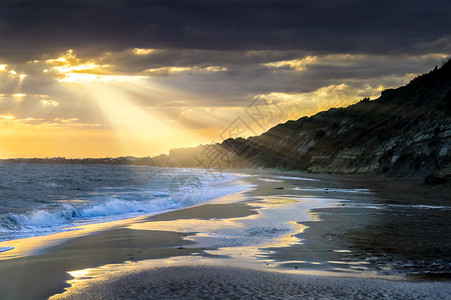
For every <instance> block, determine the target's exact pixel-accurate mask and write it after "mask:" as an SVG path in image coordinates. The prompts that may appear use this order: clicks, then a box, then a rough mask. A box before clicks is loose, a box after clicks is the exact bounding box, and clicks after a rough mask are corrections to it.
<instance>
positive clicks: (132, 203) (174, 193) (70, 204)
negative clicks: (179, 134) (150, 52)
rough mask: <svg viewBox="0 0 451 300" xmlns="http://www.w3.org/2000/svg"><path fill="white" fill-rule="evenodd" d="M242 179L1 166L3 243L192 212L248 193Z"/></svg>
mask: <svg viewBox="0 0 451 300" xmlns="http://www.w3.org/2000/svg"><path fill="white" fill-rule="evenodd" d="M239 178H240V175H239V174H229V173H222V172H217V171H210V170H203V169H181V168H156V167H148V166H120V165H82V164H37V163H36V164H35V163H0V241H7V240H13V239H22V238H27V237H32V236H40V235H48V234H52V233H56V232H61V231H65V230H71V227H74V226H79V225H84V224H92V223H103V222H110V221H116V220H121V219H127V218H133V217H138V216H144V215H153V214H157V213H161V212H165V211H171V210H177V209H181V208H185V207H190V206H194V205H197V204H199V203H202V202H206V201H209V200H211V199H214V198H217V197H221V196H224V195H228V194H232V193H236V192H239V191H242V190H244V189H246V188H247V186H246V185H244V184H243V183H242V182H241V181H240V180H239ZM6 250H8V249H6V248H5V249H0V251H6Z"/></svg>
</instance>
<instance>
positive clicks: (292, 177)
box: [274, 176, 319, 181]
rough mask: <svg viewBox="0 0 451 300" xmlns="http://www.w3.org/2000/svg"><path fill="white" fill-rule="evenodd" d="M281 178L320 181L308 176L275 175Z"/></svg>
mask: <svg viewBox="0 0 451 300" xmlns="http://www.w3.org/2000/svg"><path fill="white" fill-rule="evenodd" d="M274 178H279V179H291V180H305V181H319V179H314V178H306V177H294V176H274Z"/></svg>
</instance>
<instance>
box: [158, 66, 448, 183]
mask: <svg viewBox="0 0 451 300" xmlns="http://www.w3.org/2000/svg"><path fill="white" fill-rule="evenodd" d="M153 163H154V164H156V165H160V166H181V167H225V168H226V167H233V168H235V167H266V168H279V169H297V170H305V171H309V172H315V173H345V174H349V173H377V174H386V175H388V176H424V177H427V181H428V182H431V183H443V184H445V183H446V182H449V181H450V179H451V178H450V177H451V61H448V62H447V63H445V64H444V65H443V66H442V67H441V68H435V69H434V70H433V71H431V72H429V73H427V74H423V75H421V76H418V77H416V78H415V79H413V80H412V81H411V82H410V83H409V84H407V85H406V86H403V87H400V88H397V89H389V90H385V91H383V92H382V93H381V96H380V97H379V98H378V99H375V100H372V101H371V100H369V99H364V100H362V101H361V102H359V103H357V104H354V105H351V106H348V107H346V108H334V109H330V110H328V111H324V112H320V113H318V114H316V115H314V116H311V117H303V118H300V119H298V120H296V121H288V122H286V123H283V124H279V125H277V126H275V127H273V128H271V129H270V130H268V131H267V132H266V133H264V134H262V135H260V136H255V137H250V138H247V139H242V138H236V139H227V140H225V141H223V142H222V143H221V144H216V145H203V146H199V147H195V148H184V149H174V150H171V152H170V154H169V155H168V156H166V155H161V156H158V157H154V158H153Z"/></svg>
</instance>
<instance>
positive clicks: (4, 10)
mask: <svg viewBox="0 0 451 300" xmlns="http://www.w3.org/2000/svg"><path fill="white" fill-rule="evenodd" d="M450 15H451V3H450V1H440V0H435V1H423V0H411V1H388V0H386V1H355V0H354V1H351V0H349V1H344V0H338V1H329V2H327V3H325V2H324V1H302V0H298V1H280V0H273V1H268V0H263V1H214V0H213V1H211V0H210V1H200V0H197V1H196V0H194V1H193V0H189V1H181V0H160V1H157V0H154V1H137V0H128V1H125V0H116V1H106V0H101V1H86V0H84V1H83V0H77V1H74V0H69V1H57V0H53V1H51V0H47V1H40V0H28V1H24V0H23V1H20V0H19V1H18V0H9V1H8V0H6V1H2V2H1V3H0V41H1V43H0V55H1V57H0V58H2V59H8V61H10V62H13V61H14V59H20V60H23V59H24V58H28V59H32V58H34V57H36V54H39V53H56V52H61V51H64V50H66V49H68V48H74V49H79V51H86V52H89V53H90V55H93V53H96V52H98V53H100V52H102V51H105V50H108V51H119V50H122V49H127V48H131V47H140V48H165V49H167V48H169V49H206V50H290V49H296V50H304V51H315V52H324V53H333V52H335V53H336V52H342V53H343V52H345V53H357V52H359V53H382V52H383V53H387V52H392V53H428V52H434V51H441V52H443V51H444V50H447V51H449V50H450V46H451V45H450V40H449V39H450V38H449V36H450V34H451V33H450V28H451V18H450V17H449V16H450Z"/></svg>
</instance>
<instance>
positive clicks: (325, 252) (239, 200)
mask: <svg viewBox="0 0 451 300" xmlns="http://www.w3.org/2000/svg"><path fill="white" fill-rule="evenodd" d="M246 174H248V175H250V176H248V177H244V178H243V180H244V181H246V182H248V183H250V184H253V185H254V186H255V187H254V188H252V189H250V190H248V191H245V192H242V193H239V194H234V195H229V196H224V197H221V198H219V199H215V200H213V201H210V202H209V203H207V204H203V205H199V206H195V207H191V208H187V209H182V210H178V211H173V212H168V213H164V214H160V215H156V216H152V217H147V218H138V219H132V220H126V221H121V222H118V223H116V224H110V225H111V226H103V227H102V226H101V225H96V226H97V227H90V226H85V229H84V230H86V231H85V233H83V232H78V233H77V231H73V232H70V231H69V233H67V234H68V235H66V236H65V235H61V239H59V241H58V240H57V241H55V240H53V241H51V242H49V240H47V239H51V238H52V237H48V238H43V239H24V240H21V241H19V242H18V243H17V244H16V245H15V246H16V247H17V248H18V250H20V247H25V246H26V247H29V248H30V251H29V253H32V254H33V255H26V256H24V257H20V258H12V259H6V260H1V261H0V294H1V295H4V296H5V297H6V299H9V298H11V299H13V298H14V299H34V298H45V297H49V296H52V295H55V294H59V295H57V296H55V297H54V298H55V299H64V298H68V299H72V298H73V299H85V298H86V299H88V298H94V299H96V298H99V297H100V296H102V297H110V296H111V297H112V298H116V299H121V297H131V298H133V297H135V298H136V297H137V296H138V295H146V296H148V297H155V298H158V297H160V298H164V297H178V298H190V297H192V298H194V297H196V295H198V296H199V297H201V296H202V295H203V294H202V293H208V295H209V296H212V295H214V296H215V297H218V298H221V296H224V297H246V296H249V297H251V296H252V295H253V296H255V297H265V296H266V297H269V298H271V297H277V296H278V297H289V296H293V297H299V296H315V295H316V296H323V297H329V298H340V297H346V296H350V295H366V298H369V299H371V298H374V299H376V298H377V297H378V296H380V295H382V294H383V295H386V296H387V297H390V296H391V297H407V298H409V297H411V296H416V297H419V296H421V295H424V297H426V298H428V297H429V298H431V299H433V298H437V297H441V296H442V297H443V295H449V293H450V292H451V283H449V282H444V283H441V282H433V283H431V282H428V283H415V282H410V281H406V279H409V280H413V279H415V280H418V279H420V280H425V279H428V280H430V279H441V280H444V279H446V278H447V276H446V274H447V272H449V271H450V270H449V269H450V267H449V264H450V263H451V258H450V255H449V253H451V249H448V247H450V246H449V245H450V243H449V241H450V240H449V236H447V234H448V233H447V232H448V230H447V229H449V228H450V225H451V224H450V222H451V202H450V201H449V197H450V196H445V195H449V194H451V193H449V192H448V191H449V188H444V187H439V188H433V187H431V186H425V185H422V182H420V181H419V179H387V178H378V177H365V176H334V175H312V174H303V173H297V172H275V171H262V170H260V171H257V170H248V171H247V172H246ZM290 178H291V179H290ZM445 189H446V190H445ZM440 195H442V196H440ZM427 206H429V207H427ZM71 235H72V236H71ZM440 235H441V239H438V236H440ZM448 235H449V234H448ZM30 241H34V242H33V243H34V245H30V244H27V243H28V242H30ZM394 242H396V243H394ZM33 249H35V250H34V251H33ZM7 252H8V251H6V252H5V253H7ZM409 253H410V254H409ZM420 260H423V262H420ZM432 263H435V265H434V264H432ZM421 268H424V270H421ZM434 268H435V269H434ZM74 271H77V272H74ZM68 272H71V275H70V274H69V273H68ZM283 273H289V274H283ZM42 274H45V276H43V275H42ZM409 274H414V275H415V276H410V275H409ZM406 275H409V276H408V277H405V276H406ZM337 277H339V278H337ZM351 277H352V278H351ZM251 278H252V279H251ZM381 279H384V280H382V281H381ZM387 279H388V280H390V279H391V280H394V281H386V280H387ZM67 280H69V282H70V284H71V285H72V287H69V285H68V284H67V283H66V281H67ZM71 280H72V281H71ZM399 280H401V281H399ZM22 282H27V289H24V288H23V285H22ZM269 282H271V283H269ZM263 283H264V284H263ZM265 285H267V286H268V288H264V287H263V286H265ZM313 286H316V287H315V288H313ZM67 287H69V289H68V290H67V291H66V292H65V293H63V292H64V288H67ZM282 287H284V288H283V289H282ZM61 293H63V294H61ZM352 293H354V294H352ZM378 293H379V294H378ZM381 293H382V294H381ZM422 293H423V294H422Z"/></svg>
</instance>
